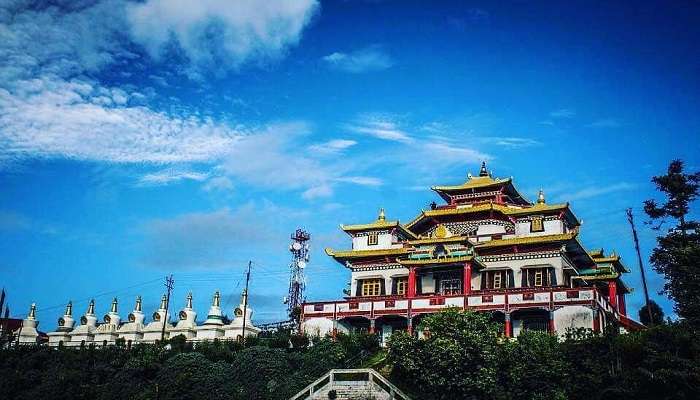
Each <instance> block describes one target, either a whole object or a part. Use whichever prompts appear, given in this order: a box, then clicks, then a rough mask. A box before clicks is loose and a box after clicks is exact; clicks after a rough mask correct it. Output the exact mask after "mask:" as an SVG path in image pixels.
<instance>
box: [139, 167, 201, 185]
mask: <svg viewBox="0 0 700 400" xmlns="http://www.w3.org/2000/svg"><path fill="white" fill-rule="evenodd" d="M208 177H209V174H207V173H202V172H195V171H186V170H185V171H183V170H179V169H175V168H168V169H164V170H161V171H157V172H153V173H150V174H146V175H144V176H142V177H141V179H139V183H140V184H141V185H143V186H159V185H167V184H170V183H174V182H179V181H183V180H192V181H200V182H201V181H203V180H206V179H207V178H208Z"/></svg>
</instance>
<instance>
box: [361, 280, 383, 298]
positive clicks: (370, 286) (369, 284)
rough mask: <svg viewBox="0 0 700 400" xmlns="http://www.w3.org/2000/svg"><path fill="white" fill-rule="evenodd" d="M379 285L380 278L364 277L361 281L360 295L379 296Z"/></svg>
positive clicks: (380, 284)
mask: <svg viewBox="0 0 700 400" xmlns="http://www.w3.org/2000/svg"><path fill="white" fill-rule="evenodd" d="M381 287H382V283H381V279H365V280H363V281H362V295H363V296H379V293H380V291H381Z"/></svg>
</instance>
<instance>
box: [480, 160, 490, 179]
mask: <svg viewBox="0 0 700 400" xmlns="http://www.w3.org/2000/svg"><path fill="white" fill-rule="evenodd" d="M479 176H489V171H487V170H486V161H482V162H481V170H479Z"/></svg>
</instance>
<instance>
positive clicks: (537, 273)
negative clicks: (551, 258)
mask: <svg viewBox="0 0 700 400" xmlns="http://www.w3.org/2000/svg"><path fill="white" fill-rule="evenodd" d="M542 275H544V274H543V273H542V270H537V271H535V286H542V281H543V279H542V278H543V276H542Z"/></svg>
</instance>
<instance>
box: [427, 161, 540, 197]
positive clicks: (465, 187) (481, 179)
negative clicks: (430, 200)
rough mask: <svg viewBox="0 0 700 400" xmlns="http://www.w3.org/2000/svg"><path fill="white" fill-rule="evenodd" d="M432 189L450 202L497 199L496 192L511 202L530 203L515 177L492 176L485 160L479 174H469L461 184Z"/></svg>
mask: <svg viewBox="0 0 700 400" xmlns="http://www.w3.org/2000/svg"><path fill="white" fill-rule="evenodd" d="M431 189H432V190H434V191H435V192H436V193H437V194H438V195H440V197H442V198H443V199H444V200H445V201H446V202H447V203H449V204H456V203H474V202H480V201H482V202H483V201H488V200H495V199H496V194H500V195H502V198H503V201H504V202H506V203H509V204H520V205H529V204H530V202H529V201H527V200H526V199H525V197H523V196H522V195H521V194H520V193H518V191H517V189H515V186H513V178H507V179H499V178H496V179H494V178H492V177H491V174H490V173H489V172H488V171H487V170H486V163H485V162H483V163H481V171H480V172H479V176H472V175H471V174H469V175H467V180H466V182H464V183H463V184H461V185H455V186H433V187H432V188H431Z"/></svg>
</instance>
